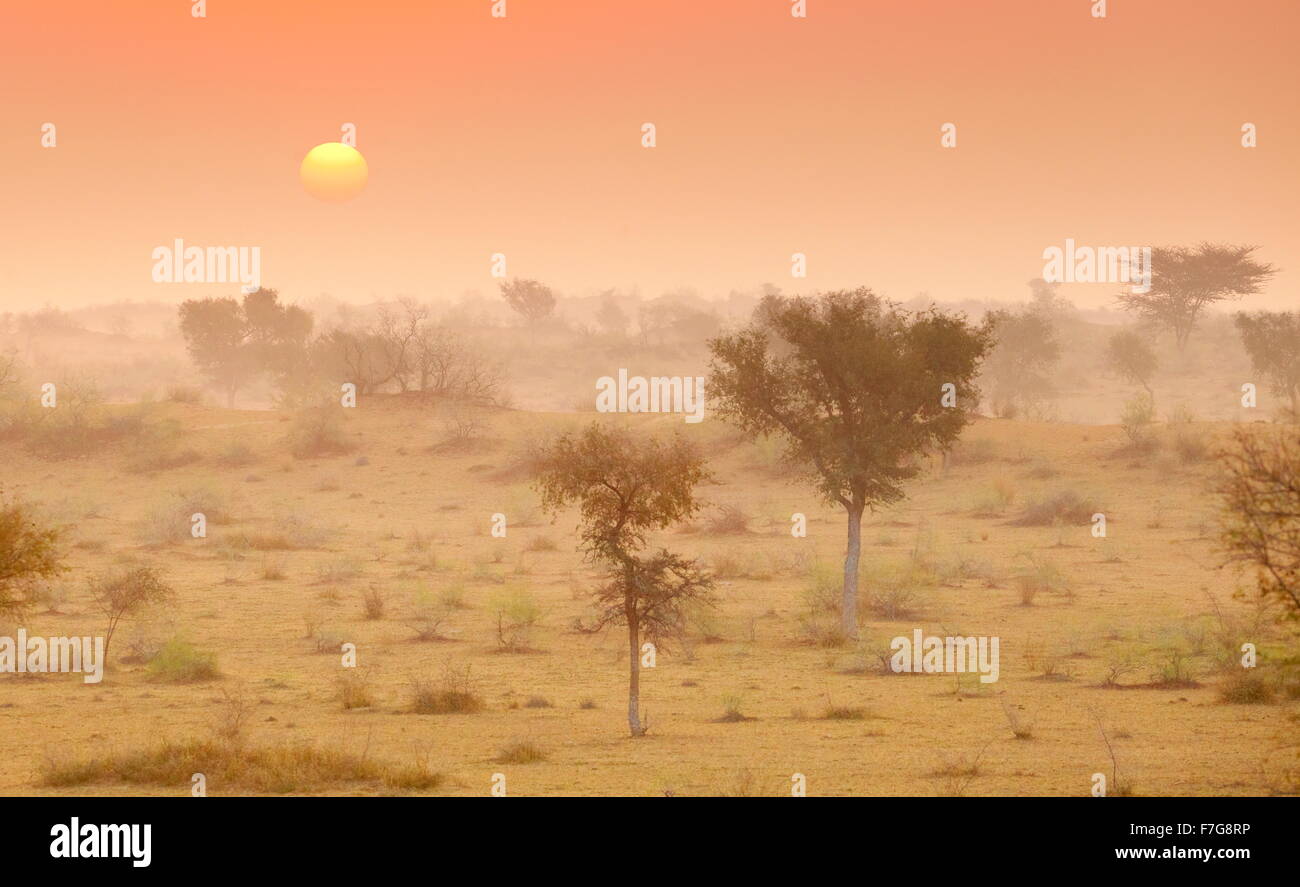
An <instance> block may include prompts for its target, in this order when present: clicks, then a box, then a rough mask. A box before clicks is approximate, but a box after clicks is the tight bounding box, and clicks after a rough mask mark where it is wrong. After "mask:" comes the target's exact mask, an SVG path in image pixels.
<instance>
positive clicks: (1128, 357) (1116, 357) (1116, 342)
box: [1106, 330, 1160, 405]
mask: <svg viewBox="0 0 1300 887" xmlns="http://www.w3.org/2000/svg"><path fill="white" fill-rule="evenodd" d="M1106 362H1107V363H1108V364H1110V367H1111V369H1112V370H1113V371H1114V372H1115V373H1116V374H1117V375H1118V376H1119V377H1120V378H1121V379H1123V380H1124V381H1125V382H1128V383H1130V384H1132V385H1141V386H1142V387H1143V388H1145V389H1146V391H1147V395H1148V396H1149V397H1150V398H1151V403H1152V404H1153V405H1154V404H1155V400H1156V393H1155V392H1154V391H1152V390H1151V378H1152V377H1153V376H1154V375H1155V372H1156V368H1157V367H1158V366H1159V365H1160V361H1159V360H1157V358H1156V354H1155V352H1154V351H1152V350H1151V346H1150V345H1149V344H1147V340H1146V339H1144V338H1143V337H1142V336H1140V335H1139V334H1138V333H1137V332H1135V331H1133V330H1120V331H1119V332H1117V333H1115V334H1114V335H1113V336H1111V337H1110V341H1109V342H1107V343H1106Z"/></svg>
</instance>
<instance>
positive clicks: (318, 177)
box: [298, 142, 370, 203]
mask: <svg viewBox="0 0 1300 887" xmlns="http://www.w3.org/2000/svg"><path fill="white" fill-rule="evenodd" d="M369 177H370V170H369V168H368V167H367V166H366V158H364V157H362V156H361V152H360V151H358V150H357V149H356V148H353V147H352V146H351V145H345V144H343V143H342V142H326V143H325V144H323V145H317V146H316V147H315V148H312V149H311V150H310V151H308V152H307V156H306V157H304V158H303V159H302V166H301V167H300V168H299V170H298V178H300V179H301V180H302V186H303V187H304V188H306V189H307V193H308V194H310V195H311V196H313V197H317V198H319V199H321V200H326V201H329V202H330V203H342V202H344V201H345V200H351V199H352V198H353V197H356V196H357V195H358V194H360V193H361V192H362V191H364V190H365V188H366V180H367V179H368V178H369Z"/></svg>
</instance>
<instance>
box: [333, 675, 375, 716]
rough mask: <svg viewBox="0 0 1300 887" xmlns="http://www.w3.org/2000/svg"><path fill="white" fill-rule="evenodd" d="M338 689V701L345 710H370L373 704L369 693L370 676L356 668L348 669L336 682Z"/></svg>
mask: <svg viewBox="0 0 1300 887" xmlns="http://www.w3.org/2000/svg"><path fill="white" fill-rule="evenodd" d="M336 683H337V685H338V688H339V700H340V701H341V702H342V703H343V708H344V709H345V710H349V709H354V708H370V707H371V706H373V705H374V704H375V699H374V696H373V694H371V692H370V674H369V673H368V672H367V671H365V670H363V669H357V668H349V669H347V670H346V671H344V672H343V673H342V674H341V675H339V677H338V679H337V681H336Z"/></svg>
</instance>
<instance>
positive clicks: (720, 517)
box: [705, 505, 750, 536]
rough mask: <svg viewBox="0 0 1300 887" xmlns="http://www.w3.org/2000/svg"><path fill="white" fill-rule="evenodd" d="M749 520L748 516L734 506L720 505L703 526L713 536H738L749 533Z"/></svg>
mask: <svg viewBox="0 0 1300 887" xmlns="http://www.w3.org/2000/svg"><path fill="white" fill-rule="evenodd" d="M749 520H750V518H749V515H748V514H746V513H745V512H744V511H743V510H742V509H740V508H738V507H736V506H735V505H722V506H719V508H718V511H717V513H716V514H712V515H710V516H709V517H708V518H706V519H705V524H706V526H707V528H708V532H709V533H712V534H714V535H718V536H722V535H740V534H743V533H748V532H749Z"/></svg>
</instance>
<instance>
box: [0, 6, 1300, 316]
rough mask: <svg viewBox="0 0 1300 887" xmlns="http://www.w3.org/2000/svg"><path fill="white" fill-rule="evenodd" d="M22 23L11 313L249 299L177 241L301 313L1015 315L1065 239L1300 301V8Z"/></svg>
mask: <svg viewBox="0 0 1300 887" xmlns="http://www.w3.org/2000/svg"><path fill="white" fill-rule="evenodd" d="M21 5H22V6H23V7H26V8H17V7H19V6H20V4H19V3H18V2H17V0H14V2H10V3H7V4H6V9H5V10H4V12H3V13H0V15H3V18H4V21H3V23H2V24H0V84H3V86H0V90H2V92H0V96H2V98H3V102H2V106H3V119H0V152H3V157H4V163H3V164H0V193H3V200H4V206H5V212H4V213H3V221H0V225H2V226H3V229H2V230H0V310H15V309H25V308H31V307H38V306H40V305H42V304H45V303H51V304H54V305H59V306H69V307H70V306H78V305H83V304H91V303H104V302H110V301H115V300H118V299H163V300H169V301H179V300H181V299H184V298H190V297H193V296H196V295H207V294H225V293H233V292H234V291H235V287H233V286H221V285H207V284H194V285H162V284H155V283H153V282H152V280H151V278H150V270H151V268H152V260H151V259H150V253H151V251H152V250H153V248H154V247H156V246H160V245H164V244H168V245H169V244H171V242H172V240H173V239H174V238H177V237H181V238H184V239H185V241H186V242H187V243H188V244H193V245H200V246H210V245H212V246H216V245H235V246H259V247H261V250H262V268H263V275H262V276H263V282H264V283H265V284H266V285H269V286H274V287H277V288H279V289H280V290H281V292H282V294H283V295H284V296H285V297H287V298H289V299H290V300H294V299H301V298H309V297H313V296H316V295H318V294H320V293H322V292H329V293H332V294H334V295H335V296H337V297H340V298H343V299H347V300H352V301H368V300H370V299H373V298H390V297H394V296H397V295H415V296H418V297H421V298H431V299H455V298H457V297H458V296H459V295H460V293H462V292H463V291H464V290H466V289H470V288H476V289H479V290H482V291H484V292H485V293H487V292H492V291H494V290H495V281H493V279H492V278H491V277H490V276H489V271H490V265H489V258H490V256H491V254H492V253H494V252H503V253H505V254H506V255H507V259H508V262H509V270H510V273H511V274H512V275H521V276H527V277H536V278H540V279H542V280H544V281H547V282H549V283H551V284H553V285H554V286H556V287H557V288H559V289H560V290H562V291H564V292H566V293H571V294H580V293H582V292H584V291H587V290H589V289H592V288H597V287H600V288H603V287H609V286H615V287H629V286H632V285H639V286H640V287H641V291H642V293H643V294H644V295H647V296H653V295H657V294H659V293H660V292H662V291H664V290H665V289H668V288H671V287H675V286H679V285H691V286H694V287H696V288H698V289H699V290H700V291H701V292H702V293H704V294H706V295H715V294H723V293H725V292H726V291H727V290H728V289H731V288H733V287H736V288H745V287H752V286H754V285H756V284H758V283H760V282H763V281H771V282H773V283H776V284H778V285H780V286H782V287H783V288H785V289H787V290H803V291H807V290H812V289H819V288H828V287H840V286H851V285H857V284H867V285H870V286H873V287H875V288H876V289H877V290H878V291H881V292H884V293H886V294H888V295H890V296H893V297H896V298H907V297H910V296H912V295H913V294H915V293H916V292H918V291H926V292H929V293H930V294H931V295H932V296H934V297H935V298H939V299H946V300H947V299H961V298H967V297H971V298H995V299H1019V298H1024V297H1026V296H1027V294H1028V290H1027V288H1026V287H1025V286H1024V283H1025V281H1026V280H1028V279H1029V278H1031V277H1035V276H1038V275H1039V274H1040V273H1041V270H1042V266H1043V260H1042V258H1041V256H1042V251H1043V250H1044V249H1045V248H1046V247H1048V246H1052V245H1060V244H1063V243H1064V241H1065V239H1066V238H1067V237H1072V238H1074V239H1075V240H1076V241H1077V242H1079V243H1083V244H1091V245H1116V246H1124V245H1159V244H1165V243H1183V242H1188V243H1190V242H1196V241H1199V240H1202V239H1210V240H1226V241H1233V242H1248V243H1256V244H1259V245H1260V246H1261V247H1262V250H1261V255H1262V257H1263V258H1264V259H1266V260H1268V261H1272V262H1274V263H1275V264H1279V265H1281V266H1282V267H1283V269H1284V272H1283V273H1282V274H1280V275H1279V276H1278V277H1277V278H1276V279H1275V281H1274V282H1273V283H1272V284H1271V286H1270V289H1269V294H1268V296H1267V297H1266V298H1263V297H1261V298H1256V299H1252V300H1251V302H1250V303H1249V304H1251V305H1265V304H1268V305H1272V306H1279V307H1280V306H1294V305H1295V304H1296V303H1297V298H1296V297H1297V295H1300V293H1298V292H1297V286H1296V283H1295V281H1296V280H1297V279H1298V278H1297V276H1296V275H1297V273H1298V271H1297V269H1300V244H1298V243H1297V236H1296V235H1297V232H1298V229H1300V225H1297V222H1296V218H1297V207H1298V206H1300V199H1298V198H1300V178H1298V177H1297V174H1296V168H1295V165H1296V159H1297V157H1300V150H1298V149H1300V103H1297V101H1296V97H1295V89H1296V84H1297V83H1300V60H1298V58H1297V55H1298V54H1297V51H1296V48H1295V47H1296V43H1297V37H1298V36H1300V2H1296V0H1233V2H1231V3H1227V2H1222V3H1221V2H1214V0H1110V2H1109V15H1108V17H1107V18H1105V19H1100V20H1099V19H1094V18H1092V17H1091V15H1090V13H1089V10H1090V7H1091V5H1092V0H987V2H980V0H893V2H879V0H808V10H809V14H808V18H807V19H795V18H792V17H791V16H790V14H789V7H790V2H789V0H707V2H706V0H508V9H509V15H508V17H507V18H506V19H504V20H499V19H493V18H492V17H491V16H490V14H489V10H490V7H491V0H405V2H403V0H366V2H352V0H347V2H343V0H333V2H331V0H312V2H308V0H274V2H272V0H208V4H207V6H208V15H207V18H206V19H195V18H193V17H191V15H190V5H191V4H190V2H189V0H120V2H102V0H72V2H59V3H55V2H32V3H25V4H21ZM647 121H649V122H653V123H655V124H656V126H657V127H658V138H659V145H658V147H656V148H654V149H645V148H642V147H641V145H640V126H641V124H642V123H644V122H647ZM45 122H52V123H54V124H55V125H56V126H57V127H58V146H57V147H56V148H42V147H41V145H40V128H41V124H42V123H45ZM345 122H354V123H356V125H357V127H358V137H357V146H358V148H359V149H360V150H361V151H362V153H364V154H365V156H366V159H367V161H368V163H369V166H370V183H369V186H368V188H367V190H366V192H365V193H364V194H362V195H361V196H360V197H359V198H357V199H356V200H354V201H352V202H350V203H346V204H342V205H329V204H324V203H320V202H318V201H316V200H315V199H313V198H312V197H310V196H308V195H307V194H306V193H304V191H303V189H302V187H301V185H300V184H299V182H298V176H297V170H298V165H299V163H300V161H301V159H302V157H303V155H304V154H305V153H306V152H307V150H308V149H310V148H311V147H312V146H314V145H316V144H318V143H320V142H325V141H333V140H336V139H337V138H338V137H339V128H340V126H341V125H342V124H343V123H345ZM945 122H953V123H955V124H957V127H958V147H957V148H956V149H951V150H948V149H943V148H941V147H940V145H939V128H940V126H941V125H942V124H943V123H945ZM1245 122H1252V123H1254V124H1256V126H1257V127H1258V131H1259V147H1258V148H1255V149H1244V148H1242V147H1240V144H1239V139H1240V127H1241V125H1242V124H1243V123H1245ZM796 251H799V252H805V253H807V255H808V259H809V275H808V278H807V279H806V280H793V279H792V278H791V277H790V263H789V257H790V254H791V253H793V252H796ZM1114 289H1115V288H1114V287H1112V286H1108V285H1105V284H1094V285H1082V284H1080V285H1074V286H1071V287H1069V288H1067V290H1066V291H1065V292H1066V294H1067V295H1069V296H1070V297H1071V298H1073V299H1075V301H1076V302H1078V303H1079V304H1083V305H1101V304H1106V303H1109V302H1110V300H1111V297H1112V295H1113V292H1114Z"/></svg>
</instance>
